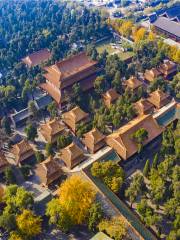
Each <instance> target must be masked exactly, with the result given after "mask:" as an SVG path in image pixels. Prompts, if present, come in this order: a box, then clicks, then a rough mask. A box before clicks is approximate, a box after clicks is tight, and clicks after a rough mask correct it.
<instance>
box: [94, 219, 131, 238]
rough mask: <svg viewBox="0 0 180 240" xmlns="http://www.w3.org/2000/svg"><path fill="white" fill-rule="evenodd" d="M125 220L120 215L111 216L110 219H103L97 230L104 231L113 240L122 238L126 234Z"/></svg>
mask: <svg viewBox="0 0 180 240" xmlns="http://www.w3.org/2000/svg"><path fill="white" fill-rule="evenodd" d="M127 226H128V225H127V222H126V221H125V220H124V219H123V218H122V217H120V216H119V217H113V218H112V219H103V220H102V221H101V222H100V223H99V225H98V228H99V231H105V232H106V233H107V234H108V235H109V236H110V237H112V238H113V239H115V240H121V239H124V237H125V236H126V235H127Z"/></svg>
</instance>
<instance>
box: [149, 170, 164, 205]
mask: <svg viewBox="0 0 180 240" xmlns="http://www.w3.org/2000/svg"><path fill="white" fill-rule="evenodd" d="M149 180H150V187H151V193H152V196H153V200H154V201H155V202H157V203H158V202H160V201H161V200H163V198H164V195H165V189H166V188H165V183H166V182H165V179H163V178H162V177H161V176H160V174H159V173H158V171H157V170H156V169H153V168H152V169H151V171H150V175H149Z"/></svg>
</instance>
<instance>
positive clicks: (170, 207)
mask: <svg viewBox="0 0 180 240" xmlns="http://www.w3.org/2000/svg"><path fill="white" fill-rule="evenodd" d="M178 207H179V203H178V201H177V200H176V199H175V198H171V199H169V200H168V201H167V202H166V203H165V204H164V211H165V214H166V215H167V216H168V217H173V218H174V217H175V216H176V211H177V210H178Z"/></svg>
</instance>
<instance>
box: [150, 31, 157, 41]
mask: <svg viewBox="0 0 180 240" xmlns="http://www.w3.org/2000/svg"><path fill="white" fill-rule="evenodd" d="M148 40H149V41H152V42H154V41H155V40H156V35H155V34H154V33H153V32H152V31H151V32H149V35H148Z"/></svg>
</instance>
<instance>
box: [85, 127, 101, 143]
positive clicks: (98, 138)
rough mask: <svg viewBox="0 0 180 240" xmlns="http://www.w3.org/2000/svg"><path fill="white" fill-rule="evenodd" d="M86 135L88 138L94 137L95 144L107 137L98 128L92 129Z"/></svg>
mask: <svg viewBox="0 0 180 240" xmlns="http://www.w3.org/2000/svg"><path fill="white" fill-rule="evenodd" d="M84 137H85V138H86V139H87V138H90V139H92V140H93V142H94V144H96V143H98V142H100V141H102V140H103V139H104V138H105V136H104V135H103V134H102V133H101V132H100V131H99V130H98V129H97V128H93V129H92V130H91V131H89V132H87V133H85V134H84Z"/></svg>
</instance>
